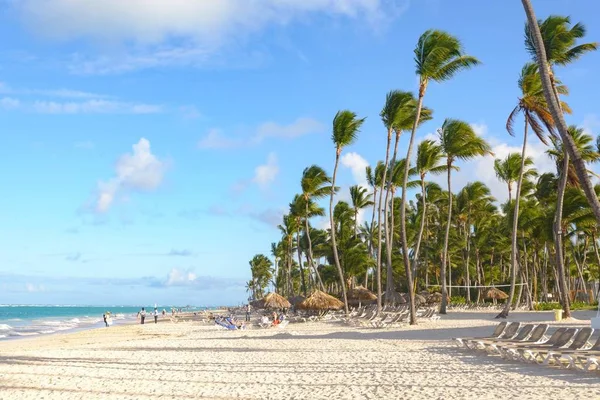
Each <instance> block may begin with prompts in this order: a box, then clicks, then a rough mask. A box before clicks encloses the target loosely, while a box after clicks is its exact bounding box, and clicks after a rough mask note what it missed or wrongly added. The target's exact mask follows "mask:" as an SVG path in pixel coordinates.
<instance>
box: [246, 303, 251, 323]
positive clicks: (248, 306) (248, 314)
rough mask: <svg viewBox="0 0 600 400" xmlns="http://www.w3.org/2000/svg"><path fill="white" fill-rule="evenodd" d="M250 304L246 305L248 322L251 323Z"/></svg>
mask: <svg viewBox="0 0 600 400" xmlns="http://www.w3.org/2000/svg"><path fill="white" fill-rule="evenodd" d="M250 310H251V309H250V303H248V304H246V322H249V321H250Z"/></svg>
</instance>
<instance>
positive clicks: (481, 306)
mask: <svg viewBox="0 0 600 400" xmlns="http://www.w3.org/2000/svg"><path fill="white" fill-rule="evenodd" d="M503 308H504V304H502V303H497V304H493V303H469V304H466V303H462V304H452V303H450V304H448V307H447V309H448V310H452V311H481V310H484V311H493V310H498V311H500V310H502V309H503ZM517 309H519V310H520V309H522V310H526V309H527V305H525V304H522V305H519V306H518V307H517Z"/></svg>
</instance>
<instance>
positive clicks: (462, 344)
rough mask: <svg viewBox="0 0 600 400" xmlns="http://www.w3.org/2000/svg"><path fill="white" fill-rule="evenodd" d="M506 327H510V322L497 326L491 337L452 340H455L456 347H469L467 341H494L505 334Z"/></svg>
mask: <svg viewBox="0 0 600 400" xmlns="http://www.w3.org/2000/svg"><path fill="white" fill-rule="evenodd" d="M506 325H508V322H506V321H504V322H500V323H499V324H498V325H496V329H494V332H492V334H491V335H490V336H481V337H467V338H453V339H452V340H454V342H455V343H456V346H458V347H467V345H466V344H465V341H467V340H479V339H492V338H497V337H499V336H500V335H501V334H502V332H504V328H506Z"/></svg>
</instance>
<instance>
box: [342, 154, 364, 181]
mask: <svg viewBox="0 0 600 400" xmlns="http://www.w3.org/2000/svg"><path fill="white" fill-rule="evenodd" d="M340 161H341V162H342V165H343V166H344V167H346V168H350V170H351V171H352V177H353V178H354V181H355V182H356V184H357V185H360V186H363V187H366V188H368V187H369V185H368V183H367V172H366V168H367V167H368V166H369V163H368V162H367V160H365V159H364V158H363V157H362V156H361V155H360V154H358V153H355V152H351V153H345V154H344V155H343V156H342V158H341V160H340Z"/></svg>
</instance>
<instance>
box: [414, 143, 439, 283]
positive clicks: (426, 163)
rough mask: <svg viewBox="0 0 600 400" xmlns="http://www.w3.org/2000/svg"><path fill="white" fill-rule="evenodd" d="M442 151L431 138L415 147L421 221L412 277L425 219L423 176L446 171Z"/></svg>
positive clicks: (425, 197) (415, 267)
mask: <svg viewBox="0 0 600 400" xmlns="http://www.w3.org/2000/svg"><path fill="white" fill-rule="evenodd" d="M443 157H444V153H443V152H442V148H441V146H440V145H438V144H437V143H435V142H434V141H433V140H424V141H422V142H421V143H420V144H419V146H418V147H417V162H416V166H415V170H416V172H417V174H419V179H420V186H421V202H422V206H421V222H420V225H419V233H418V235H417V243H416V244H415V250H414V255H413V265H412V270H411V273H412V276H413V277H414V276H415V274H416V271H417V265H418V263H419V251H420V248H421V240H422V239H423V231H424V229H425V221H426V220H427V191H426V187H425V178H426V176H427V174H429V173H431V174H434V175H437V174H442V173H444V172H446V169H447V167H446V165H444V164H440V162H441V161H442V158H443Z"/></svg>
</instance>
